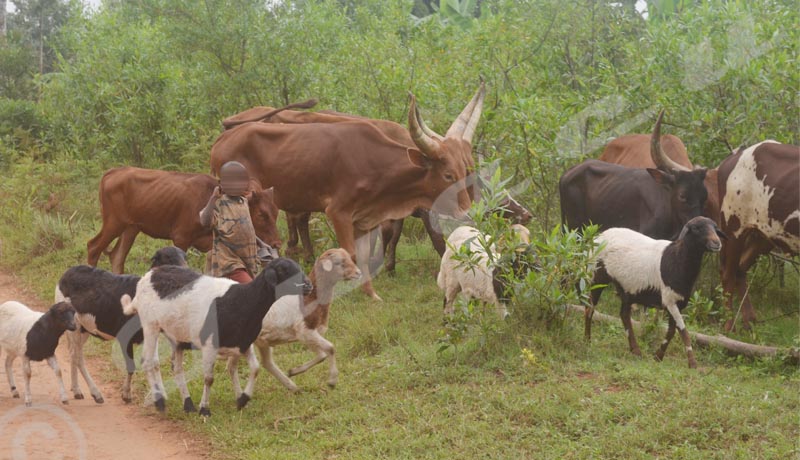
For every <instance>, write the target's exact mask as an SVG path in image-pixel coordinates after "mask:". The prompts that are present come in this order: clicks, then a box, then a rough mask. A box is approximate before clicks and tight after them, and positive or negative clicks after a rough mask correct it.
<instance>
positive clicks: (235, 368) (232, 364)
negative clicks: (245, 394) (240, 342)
mask: <svg viewBox="0 0 800 460" xmlns="http://www.w3.org/2000/svg"><path fill="white" fill-rule="evenodd" d="M225 368H226V369H227V370H228V374H230V376H231V386H232V387H233V396H234V397H235V398H236V399H239V396H241V395H242V384H241V383H240V382H239V357H238V356H231V357H229V358H228V363H227V365H226V366H225Z"/></svg>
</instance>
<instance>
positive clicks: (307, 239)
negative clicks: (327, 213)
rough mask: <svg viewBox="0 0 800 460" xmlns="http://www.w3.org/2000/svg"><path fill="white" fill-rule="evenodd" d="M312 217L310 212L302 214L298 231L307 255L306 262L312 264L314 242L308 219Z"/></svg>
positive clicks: (298, 223) (304, 252)
mask: <svg viewBox="0 0 800 460" xmlns="http://www.w3.org/2000/svg"><path fill="white" fill-rule="evenodd" d="M310 219H311V213H310V212H307V213H304V214H302V215H301V216H300V218H299V219H298V220H297V233H298V234H299V235H300V241H302V243H303V254H304V255H305V258H306V262H308V263H310V264H311V263H314V243H312V242H311V230H310V229H309V226H308V221H309V220H310Z"/></svg>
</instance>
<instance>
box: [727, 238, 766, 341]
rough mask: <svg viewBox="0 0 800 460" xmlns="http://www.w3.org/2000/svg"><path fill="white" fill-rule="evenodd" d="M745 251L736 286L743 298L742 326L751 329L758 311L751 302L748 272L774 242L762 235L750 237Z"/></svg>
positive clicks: (741, 258)
mask: <svg viewBox="0 0 800 460" xmlns="http://www.w3.org/2000/svg"><path fill="white" fill-rule="evenodd" d="M744 249H745V250H744V253H743V254H742V256H741V257H740V258H739V266H738V269H737V273H736V275H737V280H736V286H737V288H738V291H739V292H738V294H739V298H740V299H742V327H744V328H745V330H750V323H755V322H756V312H755V309H753V304H752V303H750V294H749V293H748V288H747V272H748V271H749V270H750V268H752V267H753V265H755V263H756V261H757V260H758V258H759V257H760V256H761V255H762V254H766V253H768V252H769V251H770V250H771V249H772V244H771V243H770V242H769V241H768V240H766V239H765V238H763V237H761V236H755V235H754V236H753V237H751V238H748V240H747V244H745V248H744Z"/></svg>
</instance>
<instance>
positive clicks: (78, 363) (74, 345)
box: [68, 330, 104, 404]
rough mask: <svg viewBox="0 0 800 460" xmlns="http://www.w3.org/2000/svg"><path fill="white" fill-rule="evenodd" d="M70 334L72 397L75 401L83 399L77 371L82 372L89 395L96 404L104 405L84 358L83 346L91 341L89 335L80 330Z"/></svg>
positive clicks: (101, 395)
mask: <svg viewBox="0 0 800 460" xmlns="http://www.w3.org/2000/svg"><path fill="white" fill-rule="evenodd" d="M68 334H70V336H69V337H70V346H71V348H70V355H71V356H70V370H71V371H72V375H70V378H71V380H72V395H73V397H74V398H75V399H83V392H81V388H80V386H79V385H78V373H77V372H75V371H76V369H77V370H78V371H80V373H81V376H83V381H84V382H86V385H87V386H88V387H89V393H90V394H91V395H92V399H94V402H96V403H98V404H102V403H103V402H104V399H103V394H102V393H100V390H99V389H98V388H97V385H95V383H94V380H92V376H91V375H89V370H88V369H86V362H85V360H84V357H83V346H84V345H85V344H86V341H87V340H89V333H87V332H80V330H78V331H75V332H68Z"/></svg>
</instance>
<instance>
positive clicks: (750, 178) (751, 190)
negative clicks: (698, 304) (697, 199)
mask: <svg viewBox="0 0 800 460" xmlns="http://www.w3.org/2000/svg"><path fill="white" fill-rule="evenodd" d="M718 170H719V196H720V197H721V198H722V199H721V206H720V219H721V227H722V231H723V232H725V233H726V234H727V235H728V241H726V242H725V243H724V244H723V245H722V251H721V252H720V260H721V262H722V263H721V267H720V270H721V277H722V288H723V289H724V291H725V293H726V294H727V297H728V308H730V309H732V310H734V307H735V304H734V297H735V296H736V295H738V296H739V298H740V299H741V302H742V304H741V308H742V323H743V325H744V327H745V329H749V328H750V323H751V322H753V321H755V320H756V315H755V311H754V310H753V305H752V304H751V303H750V296H749V294H748V287H747V271H748V270H749V269H750V267H751V266H753V264H754V263H755V262H756V260H757V259H758V256H760V255H761V254H766V253H768V252H770V251H773V250H779V251H782V252H785V253H788V254H792V255H797V254H798V253H800V183H798V181H800V147H797V146H795V145H785V144H780V143H777V142H775V141H764V142H761V143H759V144H756V145H754V146H752V147H748V148H746V149H744V148H743V149H739V151H738V152H736V153H734V154H731V155H730V156H728V158H726V159H725V160H723V161H722V163H720V165H719V168H718ZM732 327H733V321H728V323H727V324H726V328H727V329H728V330H730V329H731V328H732Z"/></svg>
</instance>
